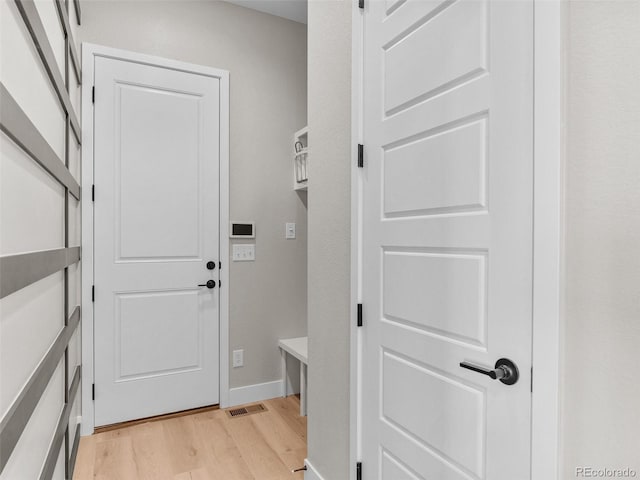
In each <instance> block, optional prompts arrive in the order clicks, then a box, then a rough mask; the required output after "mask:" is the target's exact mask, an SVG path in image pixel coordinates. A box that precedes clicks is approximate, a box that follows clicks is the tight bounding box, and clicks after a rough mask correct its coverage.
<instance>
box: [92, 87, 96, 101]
mask: <svg viewBox="0 0 640 480" xmlns="http://www.w3.org/2000/svg"><path fill="white" fill-rule="evenodd" d="M91 103H96V87H91Z"/></svg>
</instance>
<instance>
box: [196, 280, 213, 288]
mask: <svg viewBox="0 0 640 480" xmlns="http://www.w3.org/2000/svg"><path fill="white" fill-rule="evenodd" d="M198 286H199V287H207V288H216V282H215V280H207V283H201V284H199V285H198Z"/></svg>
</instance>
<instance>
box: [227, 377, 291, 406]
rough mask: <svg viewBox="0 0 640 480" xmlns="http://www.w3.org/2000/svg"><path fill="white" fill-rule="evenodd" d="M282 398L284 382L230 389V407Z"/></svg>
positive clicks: (277, 381) (278, 381)
mask: <svg viewBox="0 0 640 480" xmlns="http://www.w3.org/2000/svg"><path fill="white" fill-rule="evenodd" d="M281 396H282V380H275V381H273V382H266V383H257V384H255V385H247V386H246V387H237V388H231V389H229V406H230V407H235V406H236V405H243V404H245V403H252V402H259V401H261V400H268V399H270V398H276V397H281Z"/></svg>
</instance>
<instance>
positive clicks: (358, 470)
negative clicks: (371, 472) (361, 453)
mask: <svg viewBox="0 0 640 480" xmlns="http://www.w3.org/2000/svg"><path fill="white" fill-rule="evenodd" d="M356 480H362V462H358V463H356Z"/></svg>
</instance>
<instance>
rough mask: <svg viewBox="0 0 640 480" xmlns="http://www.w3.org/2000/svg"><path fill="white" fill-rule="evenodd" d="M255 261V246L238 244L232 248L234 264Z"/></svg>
mask: <svg viewBox="0 0 640 480" xmlns="http://www.w3.org/2000/svg"><path fill="white" fill-rule="evenodd" d="M255 259H256V246H255V245H248V244H246V243H245V244H239V245H234V246H233V261H234V262H253V261H254V260H255Z"/></svg>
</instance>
